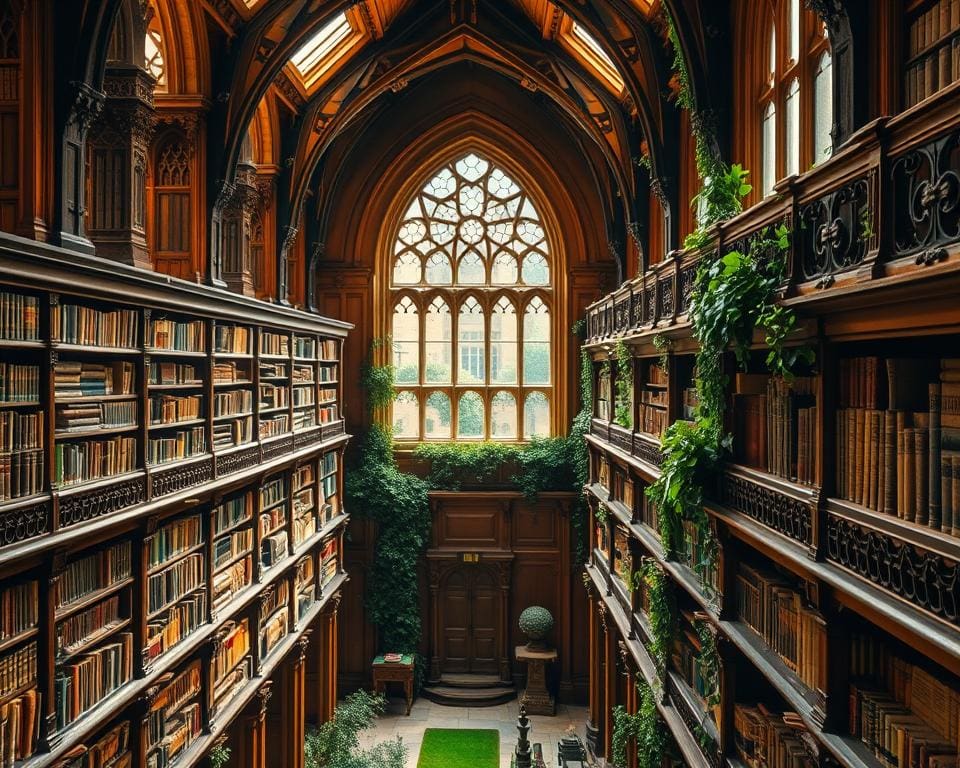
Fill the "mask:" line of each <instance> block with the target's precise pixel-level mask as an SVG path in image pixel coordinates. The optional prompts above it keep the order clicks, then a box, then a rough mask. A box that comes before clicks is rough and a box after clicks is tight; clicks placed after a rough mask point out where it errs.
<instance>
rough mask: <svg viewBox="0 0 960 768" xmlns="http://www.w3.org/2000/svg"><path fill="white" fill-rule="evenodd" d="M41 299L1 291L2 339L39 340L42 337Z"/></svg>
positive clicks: (0, 319) (0, 328)
mask: <svg viewBox="0 0 960 768" xmlns="http://www.w3.org/2000/svg"><path fill="white" fill-rule="evenodd" d="M38 309H39V299H37V297H36V296H24V295H23V294H21V293H11V292H10V291H0V339H4V340H7V341H37V340H38V339H39V338H40V313H39V311H38Z"/></svg>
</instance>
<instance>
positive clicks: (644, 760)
mask: <svg viewBox="0 0 960 768" xmlns="http://www.w3.org/2000/svg"><path fill="white" fill-rule="evenodd" d="M636 686H637V697H638V699H639V706H638V707H637V711H636V713H635V714H632V715H631V714H630V713H628V712H627V710H626V707H624V706H623V705H620V704H618V705H617V706H615V707H614V708H613V710H612V711H611V714H612V715H613V733H612V739H611V741H612V747H613V749H612V752H613V764H614V765H616V766H621V768H622V766H626V765H627V763H628V760H629V755H628V746H629V743H630V739H633V740H634V744H635V746H636V754H637V768H661V765H662V763H663V755H664V753H665V751H666V748H667V739H668V734H669V730H668V729H667V727H666V726H665V725H664V723H663V722H662V721H661V720H660V713H659V712H658V711H657V700H656V695H655V693H654V691H653V689H652V688H651V687H650V686H649V685H647V683H646V681H645V680H643V678H641V677H640V676H639V675H638V676H637V680H636Z"/></svg>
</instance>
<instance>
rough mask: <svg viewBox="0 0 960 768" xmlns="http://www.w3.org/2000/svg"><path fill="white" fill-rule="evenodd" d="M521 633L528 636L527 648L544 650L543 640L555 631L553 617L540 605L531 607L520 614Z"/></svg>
mask: <svg viewBox="0 0 960 768" xmlns="http://www.w3.org/2000/svg"><path fill="white" fill-rule="evenodd" d="M518 623H519V625H520V631H521V632H523V634H525V635H526V636H527V640H528V642H527V648H530V649H537V648H544V647H545V645H544V642H543V638H545V637H546V636H547V633H548V632H549V631H550V630H551V629H553V616H551V615H550V611H548V610H547V609H546V608H543V607H541V606H539V605H531V606H530V607H529V608H527V609H526V610H524V612H523V613H521V614H520V621H519V622H518Z"/></svg>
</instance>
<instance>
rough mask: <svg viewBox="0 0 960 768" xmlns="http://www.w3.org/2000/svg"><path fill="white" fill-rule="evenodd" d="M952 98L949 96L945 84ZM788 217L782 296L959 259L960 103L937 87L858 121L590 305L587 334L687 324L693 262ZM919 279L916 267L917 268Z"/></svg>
mask: <svg viewBox="0 0 960 768" xmlns="http://www.w3.org/2000/svg"><path fill="white" fill-rule="evenodd" d="M945 96H947V97H949V96H950V94H945ZM781 222H785V223H786V224H787V225H788V226H789V227H790V229H791V230H792V236H791V242H790V248H789V251H788V254H787V271H786V275H787V283H786V285H785V286H784V295H785V297H786V298H788V299H790V298H795V299H796V300H797V301H804V302H806V301H817V300H819V299H821V298H822V297H830V296H834V295H836V294H837V293H839V292H842V291H844V290H849V289H850V288H851V287H853V286H857V287H858V288H863V287H869V285H870V284H871V283H874V284H880V282H881V278H884V279H885V280H884V281H883V282H884V283H886V282H889V281H888V280H886V279H888V278H891V277H896V278H897V279H910V280H912V279H916V278H917V277H918V274H917V273H918V272H919V273H922V272H923V271H924V270H927V269H929V268H930V267H931V266H934V265H938V264H944V263H947V264H949V265H950V267H951V268H952V267H960V254H958V252H957V251H958V249H957V248H956V247H954V246H956V245H957V244H958V243H960V112H958V111H957V110H956V107H955V104H952V102H951V99H950V98H941V97H935V98H932V99H929V100H928V101H926V102H924V103H923V104H922V105H920V106H919V107H917V108H914V109H912V110H910V111H908V112H906V113H903V114H901V115H898V116H897V117H895V118H880V119H878V120H875V121H873V122H871V123H869V124H867V125H865V126H863V127H862V128H861V129H860V130H859V131H857V132H856V133H855V134H853V136H851V137H850V139H849V140H848V141H847V143H846V144H844V146H843V147H842V148H841V149H840V150H839V151H838V152H837V153H836V154H835V155H834V156H833V157H831V158H830V159H829V160H827V161H825V162H823V163H822V164H820V165H818V166H816V167H815V168H813V169H811V170H809V171H807V172H806V173H804V174H801V175H800V176H792V177H789V178H787V179H784V180H782V181H781V182H780V183H779V184H777V185H776V187H775V191H774V194H772V195H770V196H769V197H767V198H766V199H765V200H763V201H762V202H760V203H758V204H757V205H754V206H753V207H751V208H750V209H749V210H747V211H744V212H743V213H741V214H740V215H738V216H736V217H734V218H733V219H730V220H729V221H726V222H724V223H722V224H720V225H718V226H716V227H714V228H713V230H712V231H711V235H712V238H711V242H710V244H709V245H708V246H706V247H704V248H703V249H701V250H700V251H699V252H694V253H686V252H683V251H673V252H671V253H669V254H667V257H666V259H665V260H664V261H662V262H660V263H658V264H654V265H653V266H651V267H650V268H649V269H647V270H646V271H645V272H644V273H643V274H642V275H639V276H637V277H635V278H633V279H632V280H628V281H627V282H625V283H624V284H623V285H621V286H620V287H619V288H617V289H616V290H615V291H614V292H612V293H611V294H609V295H608V296H605V297H603V298H601V299H600V300H598V301H597V302H595V303H594V304H592V305H590V306H589V307H588V308H587V328H588V342H590V343H594V342H598V341H602V340H604V339H609V338H613V337H617V336H622V335H624V334H640V333H645V332H651V331H660V330H662V329H664V328H668V327H670V326H672V325H675V324H678V323H683V322H684V321H685V319H686V314H687V312H688V311H689V309H690V297H691V294H692V291H693V286H694V282H695V277H696V269H697V265H698V264H699V263H700V261H701V260H702V259H703V258H710V257H711V256H713V255H716V254H722V253H725V252H728V251H730V250H734V249H740V248H743V247H745V245H746V244H747V242H748V241H749V239H750V238H751V237H753V236H755V235H757V234H758V233H760V232H762V231H763V230H764V229H765V228H766V227H770V226H773V225H776V224H779V223H781ZM920 276H921V277H922V275H920Z"/></svg>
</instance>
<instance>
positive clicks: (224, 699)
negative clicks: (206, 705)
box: [213, 656, 253, 709]
mask: <svg viewBox="0 0 960 768" xmlns="http://www.w3.org/2000/svg"><path fill="white" fill-rule="evenodd" d="M252 666H253V663H252V659H251V658H250V657H249V656H247V657H245V658H244V659H242V660H241V662H240V663H239V664H237V666H235V667H234V668H233V669H232V670H231V671H230V672H228V673H227V674H226V675H224V677H223V679H222V680H221V681H220V682H219V683H217V684H216V685H214V687H213V706H214V708H215V709H219V708H221V707H225V706H226V705H227V704H229V703H230V701H231V699H233V698H234V697H235V696H236V695H237V694H238V693H239V692H240V691H241V690H242V689H243V687H244V686H245V685H246V684H247V682H248V681H249V680H250V677H251V674H252V672H251V667H252Z"/></svg>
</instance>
